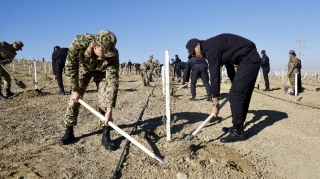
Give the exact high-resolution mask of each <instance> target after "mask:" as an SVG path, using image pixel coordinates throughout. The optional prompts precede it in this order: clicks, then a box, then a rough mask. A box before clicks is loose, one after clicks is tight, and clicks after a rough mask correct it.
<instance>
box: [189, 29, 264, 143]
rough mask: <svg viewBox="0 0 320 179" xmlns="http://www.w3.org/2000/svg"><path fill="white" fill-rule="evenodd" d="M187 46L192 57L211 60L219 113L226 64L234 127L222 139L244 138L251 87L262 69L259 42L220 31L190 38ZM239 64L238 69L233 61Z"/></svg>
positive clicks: (216, 110)
mask: <svg viewBox="0 0 320 179" xmlns="http://www.w3.org/2000/svg"><path fill="white" fill-rule="evenodd" d="M186 48H187V49H188V52H189V56H188V57H189V58H190V57H192V56H194V57H197V58H203V57H204V58H206V59H207V60H208V63H209V71H210V81H211V93H212V101H213V107H212V113H213V114H214V117H216V116H217V115H218V113H219V96H220V66H221V65H226V68H227V72H228V76H229V78H230V80H231V82H232V86H231V90H230V93H229V101H230V106H231V111H232V123H233V127H231V128H228V132H229V135H228V136H226V137H224V138H221V139H220V142H236V141H241V140H244V128H243V124H244V122H245V119H246V116H247V113H248V108H249V104H250V99H251V96H252V91H253V89H254V84H255V81H256V78H257V75H258V72H259V68H260V63H261V58H260V56H259V53H258V52H257V49H256V45H255V44H254V43H253V42H251V41H250V40H248V39H245V38H243V37H240V36H237V35H234V34H220V35H217V36H215V37H212V38H210V39H207V40H204V41H200V40H198V39H191V40H189V41H188V43H187V45H186ZM229 64H235V65H238V70H237V72H236V73H235V70H234V67H233V65H229Z"/></svg>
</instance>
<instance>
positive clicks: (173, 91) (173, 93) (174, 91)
mask: <svg viewBox="0 0 320 179" xmlns="http://www.w3.org/2000/svg"><path fill="white" fill-rule="evenodd" d="M187 85H188V84H185V85H182V86H180V87H179V88H177V89H176V90H174V89H172V93H171V96H174V95H175V94H176V92H177V91H178V90H179V89H181V88H183V87H185V86H187Z"/></svg>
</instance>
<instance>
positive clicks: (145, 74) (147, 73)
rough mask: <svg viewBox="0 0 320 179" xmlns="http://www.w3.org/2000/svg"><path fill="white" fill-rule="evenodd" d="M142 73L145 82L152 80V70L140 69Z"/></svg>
mask: <svg viewBox="0 0 320 179" xmlns="http://www.w3.org/2000/svg"><path fill="white" fill-rule="evenodd" d="M140 75H141V78H142V82H143V83H149V82H150V78H151V71H150V70H145V69H140Z"/></svg>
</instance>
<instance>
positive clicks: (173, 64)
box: [171, 55, 181, 77]
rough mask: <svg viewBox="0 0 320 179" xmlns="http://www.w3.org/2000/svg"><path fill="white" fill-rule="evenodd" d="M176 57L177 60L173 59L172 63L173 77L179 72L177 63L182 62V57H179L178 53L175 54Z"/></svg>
mask: <svg viewBox="0 0 320 179" xmlns="http://www.w3.org/2000/svg"><path fill="white" fill-rule="evenodd" d="M175 58H176V59H175V60H173V59H172V60H171V61H172V63H171V65H172V67H173V77H175V76H176V72H177V69H176V64H177V63H180V62H181V59H180V58H179V56H178V55H175Z"/></svg>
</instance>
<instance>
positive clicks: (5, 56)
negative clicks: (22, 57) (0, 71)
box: [0, 41, 17, 64]
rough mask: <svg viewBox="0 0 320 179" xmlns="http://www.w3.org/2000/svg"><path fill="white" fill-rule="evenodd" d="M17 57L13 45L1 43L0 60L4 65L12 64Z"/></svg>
mask: <svg viewBox="0 0 320 179" xmlns="http://www.w3.org/2000/svg"><path fill="white" fill-rule="evenodd" d="M16 55H17V52H16V51H15V50H14V49H13V47H12V45H11V44H9V43H7V42H4V41H0V60H1V61H3V62H4V64H9V63H11V62H12V60H13V59H14V57H15V56H16Z"/></svg>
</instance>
